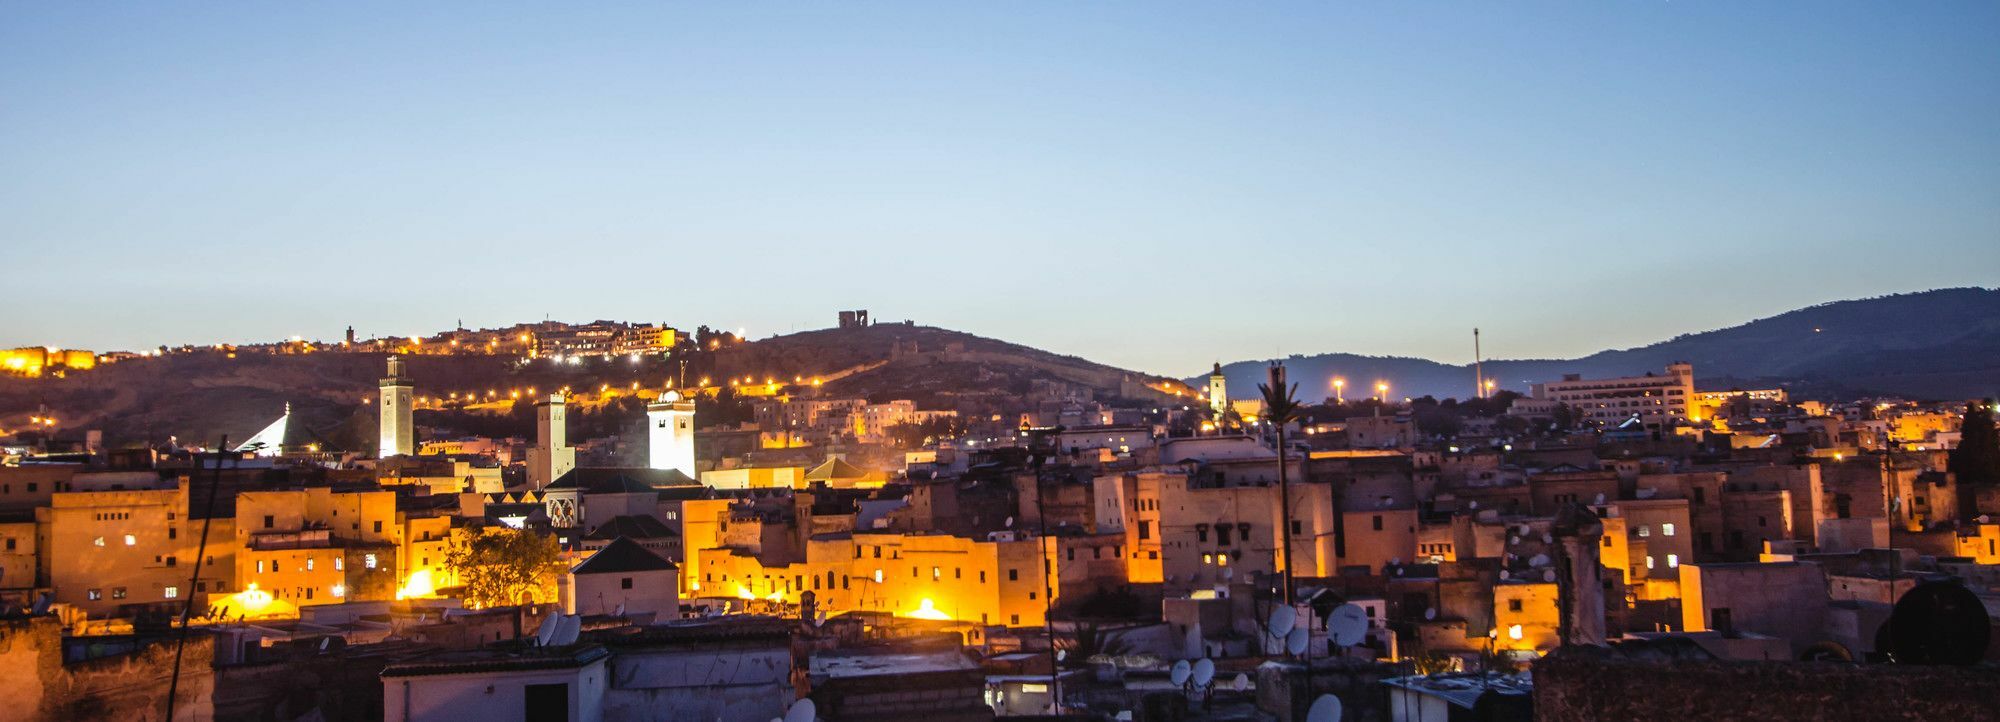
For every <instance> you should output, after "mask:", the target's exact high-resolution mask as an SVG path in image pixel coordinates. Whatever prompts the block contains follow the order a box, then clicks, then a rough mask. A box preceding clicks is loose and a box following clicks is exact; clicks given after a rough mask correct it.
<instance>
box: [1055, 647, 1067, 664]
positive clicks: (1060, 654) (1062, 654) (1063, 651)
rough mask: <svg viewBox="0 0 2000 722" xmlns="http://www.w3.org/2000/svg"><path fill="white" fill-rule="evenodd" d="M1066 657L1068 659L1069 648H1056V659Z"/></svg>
mask: <svg viewBox="0 0 2000 722" xmlns="http://www.w3.org/2000/svg"><path fill="white" fill-rule="evenodd" d="M1066 659H1069V650H1067V649H1058V650H1056V661H1058V662H1061V661H1063V660H1066Z"/></svg>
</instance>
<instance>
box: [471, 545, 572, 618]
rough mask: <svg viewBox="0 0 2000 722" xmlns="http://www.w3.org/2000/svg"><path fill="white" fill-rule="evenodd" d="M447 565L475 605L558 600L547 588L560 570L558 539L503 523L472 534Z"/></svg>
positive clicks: (501, 604) (552, 584)
mask: <svg viewBox="0 0 2000 722" xmlns="http://www.w3.org/2000/svg"><path fill="white" fill-rule="evenodd" d="M444 563H445V568H446V569H448V570H450V571H451V572H452V573H453V574H455V575H457V576H458V580H459V583H460V584H461V585H462V586H464V588H465V591H464V592H463V594H462V596H463V598H464V599H465V602H466V603H467V604H469V605H471V606H473V607H474V608H483V607H501V606H511V605H516V604H533V603H536V602H540V601H555V599H554V596H555V595H553V594H550V593H549V592H548V590H550V589H551V588H553V587H554V586H555V575H556V574H558V573H560V572H561V571H562V557H561V552H560V551H559V550H558V549H557V548H556V539H555V537H553V536H548V535H545V534H541V533H537V532H533V531H529V530H526V529H510V528H505V527H499V528H490V529H487V530H485V531H483V532H475V533H473V534H472V535H471V536H470V537H468V538H467V539H466V540H465V541H464V542H462V543H459V544H456V545H453V546H452V548H451V550H450V551H449V552H446V553H445V560H444Z"/></svg>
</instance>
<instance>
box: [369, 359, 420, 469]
mask: <svg viewBox="0 0 2000 722" xmlns="http://www.w3.org/2000/svg"><path fill="white" fill-rule="evenodd" d="M415 388H416V387H414V386H411V385H410V380H409V378H407V377H405V376H403V359H402V358H401V357H398V356H390V357H389V375H388V376H387V377H385V378H383V379H382V398H381V404H380V405H381V407H382V423H381V424H380V426H381V427H382V445H381V449H380V450H379V451H378V452H377V454H376V455H377V456H379V457H381V458H384V459H387V458H389V457H391V456H409V455H411V454H414V453H417V449H416V441H415V434H416V427H415V426H414V425H412V424H411V421H410V407H411V406H412V405H413V402H414V401H415V397H414V396H413V393H414V392H415Z"/></svg>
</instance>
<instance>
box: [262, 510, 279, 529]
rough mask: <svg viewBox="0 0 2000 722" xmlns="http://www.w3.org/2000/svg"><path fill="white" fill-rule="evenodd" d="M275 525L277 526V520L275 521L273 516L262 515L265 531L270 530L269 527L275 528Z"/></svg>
mask: <svg viewBox="0 0 2000 722" xmlns="http://www.w3.org/2000/svg"><path fill="white" fill-rule="evenodd" d="M277 525H278V520H277V518H276V517H273V516H271V515H270V514H265V515H264V528H265V529H269V528H271V527H274V526H277Z"/></svg>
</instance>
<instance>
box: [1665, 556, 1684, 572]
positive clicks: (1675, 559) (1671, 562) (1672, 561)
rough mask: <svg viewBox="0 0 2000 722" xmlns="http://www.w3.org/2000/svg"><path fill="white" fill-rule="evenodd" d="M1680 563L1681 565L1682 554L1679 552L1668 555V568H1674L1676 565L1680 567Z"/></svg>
mask: <svg viewBox="0 0 2000 722" xmlns="http://www.w3.org/2000/svg"><path fill="white" fill-rule="evenodd" d="M1680 565H1681V557H1680V555H1679V554H1668V555H1667V568H1668V569H1673V568H1674V567H1678V566H1680Z"/></svg>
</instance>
